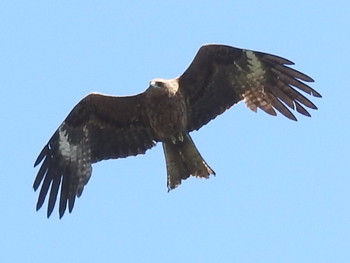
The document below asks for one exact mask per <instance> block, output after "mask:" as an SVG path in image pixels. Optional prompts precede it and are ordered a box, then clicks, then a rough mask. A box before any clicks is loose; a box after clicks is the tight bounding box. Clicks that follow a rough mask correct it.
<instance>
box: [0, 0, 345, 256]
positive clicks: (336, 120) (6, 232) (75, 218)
mask: <svg viewBox="0 0 350 263" xmlns="http://www.w3.org/2000/svg"><path fill="white" fill-rule="evenodd" d="M235 2H237V3H235ZM238 2H239V3H238ZM349 11H350V3H349V1H182V2H181V1H124V3H121V1H86V0H85V1H6V0H3V1H1V2H0V47H1V48H0V61H1V63H0V88H1V96H0V109H1V111H0V117H1V136H0V143H1V150H0V154H1V158H0V159H1V166H0V180H1V183H0V208H1V219H0V220H1V235H0V236H1V237H0V248H1V252H0V262H36V263H41V262H51V263H54V262H269V263H270V262H299V263H301V262H338V263H339V262H350V173H349V148H350V143H349V105H348V98H349V96H350V88H349V84H348V82H349V81H348V77H349V74H350V70H349V61H350V55H349V47H350V41H349V38H350V31H349V27H350V22H349ZM205 43H223V44H228V45H233V46H237V47H243V48H249V49H253V50H259V51H264V52H269V53H273V54H277V55H280V56H283V57H286V58H288V59H290V60H292V61H294V62H295V63H296V67H295V68H297V69H298V70H301V71H303V72H305V73H307V74H309V75H310V76H312V77H313V78H314V79H315V80H316V82H315V83H314V84H313V87H314V88H315V89H316V90H318V91H319V92H320V93H321V94H322V95H323V98H322V99H317V98H313V99H312V100H313V101H314V102H315V103H316V104H317V106H318V107H319V110H317V111H312V112H311V114H312V118H307V117H303V116H300V115H298V116H297V117H298V119H299V121H298V122H292V121H289V120H288V119H286V118H284V117H282V116H278V117H271V116H268V115H266V114H265V113H263V112H261V111H259V112H258V113H254V112H252V111H250V110H248V109H247V108H246V107H245V105H244V104H243V103H241V104H238V105H237V106H235V107H233V108H231V109H230V110H229V111H228V112H226V113H225V114H223V115H222V116H220V117H218V118H217V119H215V120H214V121H212V122H211V123H209V124H208V125H206V126H205V127H203V128H202V129H201V130H200V131H198V132H195V133H192V137H193V139H194V141H195V143H196V145H197V147H198V149H199V150H200V152H201V153H202V155H203V157H204V158H205V159H206V161H207V162H208V163H209V165H210V166H211V167H212V168H213V169H214V170H215V171H216V173H217V176H216V177H212V178H211V179H209V180H200V179H189V180H187V181H185V182H184V183H183V184H182V185H181V186H180V187H179V188H177V189H176V190H174V191H172V192H170V193H167V188H166V171H165V162H164V156H163V151H162V147H161V145H158V146H157V147H155V148H153V149H152V150H150V151H148V152H147V154H146V155H143V156H137V157H131V158H127V159H123V160H110V161H104V162H101V163H98V164H95V165H94V166H93V176H92V178H91V180H90V182H89V184H88V185H87V187H86V188H85V190H84V193H83V196H82V197H81V198H79V199H78V200H77V202H76V205H75V209H74V211H73V213H72V214H66V215H65V216H64V217H63V219H62V220H59V219H58V212H57V210H55V211H54V213H53V215H52V217H51V218H50V219H47V218H46V204H45V209H42V210H40V211H39V212H36V211H35V204H36V200H37V196H38V193H34V192H33V189H32V183H33V180H34V177H35V175H36V173H37V171H38V169H35V168H33V163H34V161H35V159H36V157H37V155H38V154H39V152H40V150H41V149H42V147H43V146H44V144H45V143H46V142H47V141H48V139H49V138H50V136H51V135H52V133H53V132H54V131H55V130H56V128H57V127H58V126H59V124H60V123H61V122H62V121H63V119H64V118H65V117H66V116H67V114H68V113H69V111H70V110H71V109H72V108H73V106H74V105H75V104H76V103H77V102H78V101H79V100H80V99H81V98H82V97H84V96H85V95H87V94H88V93H90V92H94V91H98V92H101V93H106V94H112V95H131V94H136V93H139V92H142V91H143V90H144V89H145V88H147V86H148V82H149V80H151V79H152V78H155V77H163V78H172V77H176V76H178V75H180V74H181V73H182V72H183V71H184V70H185V69H186V67H187V66H188V65H189V63H190V62H191V61H192V59H193V57H194V55H195V53H196V52H197V50H198V48H199V47H200V46H201V45H202V44H205Z"/></svg>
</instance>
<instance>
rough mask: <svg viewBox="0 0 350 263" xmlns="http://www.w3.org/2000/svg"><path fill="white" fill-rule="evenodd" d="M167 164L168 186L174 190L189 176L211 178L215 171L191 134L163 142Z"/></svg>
mask: <svg viewBox="0 0 350 263" xmlns="http://www.w3.org/2000/svg"><path fill="white" fill-rule="evenodd" d="M163 150H164V154H165V160H166V166H167V179H168V180H167V186H168V190H169V191H170V190H172V189H174V188H176V187H177V186H178V185H180V184H181V181H182V180H185V179H187V178H188V177H189V176H191V175H192V176H195V177H202V178H209V176H210V174H213V175H215V172H214V171H213V170H212V169H211V168H210V167H209V165H208V164H207V163H206V162H205V161H204V159H203V158H202V156H201V155H200V153H199V151H198V150H197V148H196V146H195V145H194V143H193V141H192V139H191V137H190V135H189V134H182V135H181V136H179V138H175V139H174V140H168V141H165V142H163Z"/></svg>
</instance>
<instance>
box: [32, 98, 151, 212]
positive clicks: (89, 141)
mask: <svg viewBox="0 0 350 263" xmlns="http://www.w3.org/2000/svg"><path fill="white" fill-rule="evenodd" d="M143 98H144V95H143V93H141V94H139V95H135V96H129V97H112V96H105V95H100V94H90V95H88V96H87V97H85V98H84V99H83V100H81V101H80V102H79V103H78V104H77V105H76V106H75V107H74V109H73V110H72V111H71V112H70V114H69V115H68V116H67V118H66V119H65V120H64V122H63V123H62V124H61V125H60V127H59V128H58V129H57V131H56V132H55V133H54V135H53V136H52V137H51V139H50V140H49V142H48V143H47V145H45V146H44V148H43V150H42V151H41V152H40V154H39V156H38V158H37V159H36V161H35V163H34V166H37V165H39V164H40V163H42V164H41V167H40V169H39V171H38V174H37V176H36V178H35V180H34V184H33V188H34V190H37V189H38V188H39V187H40V185H41V189H40V193H39V198H38V202H37V209H40V208H41V207H42V205H43V204H44V201H45V198H46V196H47V195H49V196H48V210H47V216H48V217H49V216H50V215H51V213H52V211H53V209H54V207H55V204H56V201H57V197H58V195H59V198H60V200H59V215H60V218H61V217H62V216H63V215H64V213H65V211H66V209H67V206H68V210H69V212H71V211H72V209H73V207H74V203H75V198H76V197H79V196H80V195H81V194H82V192H83V189H84V186H85V185H86V184H87V182H88V181H89V179H90V176H91V172H92V168H91V164H92V163H95V162H98V161H101V160H107V159H113V158H114V159H115V158H123V157H127V156H130V155H137V154H143V153H145V152H146V150H147V149H149V148H151V147H153V146H154V145H155V139H154V136H153V134H152V131H151V128H150V126H149V123H148V118H147V116H146V113H145V111H144V108H143V107H144V106H143V102H144V100H143ZM59 191H60V193H59Z"/></svg>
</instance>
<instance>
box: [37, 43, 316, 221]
mask: <svg viewBox="0 0 350 263" xmlns="http://www.w3.org/2000/svg"><path fill="white" fill-rule="evenodd" d="M292 64H293V63H292V62H291V61H289V60H286V59H284V58H281V57H277V56H274V55H270V54H265V53H261V52H256V51H250V50H244V49H238V48H234V47H230V46H224V45H205V46H202V47H201V48H200V50H199V51H198V53H197V55H196V57H195V58H194V60H193V61H192V63H191V65H190V66H189V67H188V69H187V70H186V71H185V72H184V73H183V74H182V75H181V76H180V77H178V78H175V79H170V80H165V79H154V80H152V81H151V82H150V86H149V88H148V89H147V90H146V91H144V92H143V93H140V94H138V95H135V96H128V97H113V96H105V95H101V94H90V95H88V96H87V97H85V98H84V99H82V100H81V101H80V102H79V103H78V104H77V105H76V106H75V107H74V109H73V110H72V111H71V112H70V114H69V115H68V116H67V118H66V119H65V120H64V121H63V123H62V124H61V125H60V126H59V128H58V129H57V131H56V132H55V133H54V135H53V136H52V137H51V139H50V140H49V142H48V143H47V145H45V147H44V148H43V150H42V151H41V153H40V154H39V156H38V158H37V160H36V162H35V164H34V166H37V165H38V164H40V163H41V162H42V165H41V167H40V169H39V171H38V175H37V177H36V179H35V181H34V185H33V186H34V189H35V190H37V189H38V188H39V186H40V185H41V190H40V193H39V198H38V203H37V209H39V208H40V207H41V206H42V205H43V203H44V201H45V198H46V196H47V195H48V196H49V197H48V211H47V216H48V217H49V216H50V215H51V213H52V211H53V208H54V206H55V203H56V199H57V196H58V195H59V214H60V217H62V216H63V214H64V212H65V211H66V208H67V206H68V210H69V212H71V211H72V209H73V206H74V202H75V198H76V197H79V196H80V195H81V194H82V192H83V189H84V186H85V185H86V184H87V182H88V180H89V178H90V176H91V172H92V168H91V164H92V163H95V162H98V161H101V160H107V159H116V158H123V157H127V156H132V155H138V154H144V153H145V152H146V150H148V149H150V148H152V147H153V146H154V145H155V144H156V143H157V142H162V145H163V149H164V154H165V158H166V167H167V179H168V183H167V184H168V189H169V190H171V189H174V188H175V187H177V186H178V185H179V184H180V183H181V181H182V180H184V179H186V178H188V177H189V176H191V175H192V176H196V177H203V178H208V177H209V176H210V174H215V173H214V171H213V170H212V169H211V168H210V167H209V165H208V164H207V163H206V162H205V161H204V159H203V158H202V157H201V155H200V153H199V151H198V150H197V148H196V146H195V145H194V143H193V141H192V139H191V137H190V135H189V132H191V131H193V130H198V129H200V128H201V127H202V126H203V125H205V124H207V123H208V122H209V121H210V120H212V119H214V118H215V117H216V116H218V115H220V114H221V113H223V112H224V111H225V110H227V109H229V108H230V107H231V106H233V105H234V104H236V103H238V102H239V101H241V100H244V101H245V103H246V104H247V106H248V107H249V108H250V109H251V110H253V111H256V110H257V109H258V108H260V109H262V110H263V111H265V112H266V113H268V114H270V115H276V111H279V112H280V113H282V114H283V115H284V116H286V117H287V118H289V119H291V120H296V118H295V116H294V115H293V113H292V112H291V111H290V109H292V110H296V111H297V112H299V113H301V114H302V115H305V116H310V114H309V113H308V111H307V110H306V109H305V108H304V107H307V108H311V109H317V107H316V106H315V105H314V104H313V103H312V102H311V101H310V100H309V99H307V98H306V97H305V96H303V95H302V94H300V93H299V92H298V91H297V90H296V89H299V90H301V91H303V92H305V93H307V94H309V95H312V96H315V97H321V95H320V94H319V93H318V92H317V91H315V90H314V89H312V88H311V87H309V86H308V85H306V84H305V82H313V80H312V78H310V77H309V76H307V75H305V74H303V73H301V72H299V71H296V70H294V69H291V68H289V67H288V66H286V65H292ZM59 189H60V193H59ZM48 193H49V194H48Z"/></svg>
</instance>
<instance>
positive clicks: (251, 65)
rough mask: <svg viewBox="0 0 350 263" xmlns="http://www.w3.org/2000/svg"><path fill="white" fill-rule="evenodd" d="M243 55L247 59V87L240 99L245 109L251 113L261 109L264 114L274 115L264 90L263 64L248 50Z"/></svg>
mask: <svg viewBox="0 0 350 263" xmlns="http://www.w3.org/2000/svg"><path fill="white" fill-rule="evenodd" d="M245 54H246V56H247V59H248V72H247V75H246V77H247V83H248V84H247V85H246V86H245V90H246V91H245V92H243V94H242V97H243V100H244V102H245V103H246V105H247V107H248V108H249V109H251V110H253V111H255V112H256V111H257V108H261V109H262V110H264V111H265V112H267V113H269V114H272V115H276V112H275V110H274V109H273V108H272V106H271V101H270V99H269V98H268V96H267V94H266V93H265V90H264V85H263V84H264V83H265V74H266V71H265V69H264V66H263V64H262V63H261V61H260V60H259V59H258V57H257V56H256V55H255V54H254V52H252V51H250V50H246V51H245Z"/></svg>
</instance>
